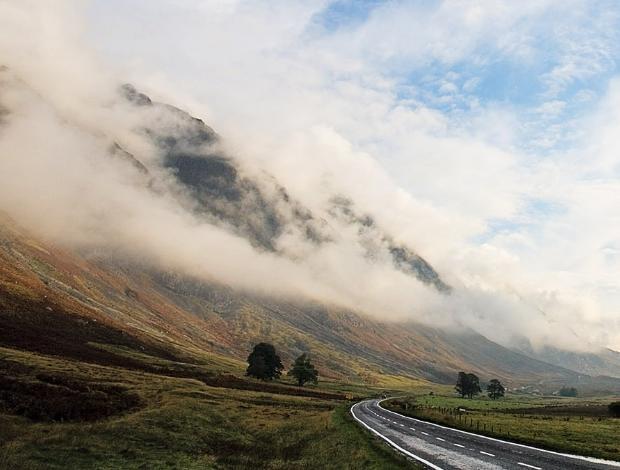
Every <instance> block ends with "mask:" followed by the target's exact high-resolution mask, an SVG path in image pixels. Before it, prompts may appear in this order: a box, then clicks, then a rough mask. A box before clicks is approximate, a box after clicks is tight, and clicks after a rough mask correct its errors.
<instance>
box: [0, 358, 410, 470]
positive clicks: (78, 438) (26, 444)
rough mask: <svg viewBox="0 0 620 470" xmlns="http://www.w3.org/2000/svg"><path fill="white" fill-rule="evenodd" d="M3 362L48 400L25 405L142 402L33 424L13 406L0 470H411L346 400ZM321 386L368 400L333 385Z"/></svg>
mask: <svg viewBox="0 0 620 470" xmlns="http://www.w3.org/2000/svg"><path fill="white" fill-rule="evenodd" d="M0 362H1V363H2V364H4V367H5V368H4V370H3V375H4V377H5V378H6V377H9V378H12V379H15V380H16V381H18V382H19V383H21V384H28V386H29V387H30V388H29V389H27V390H31V391H32V390H34V391H37V390H40V388H41V387H43V386H44V387H47V388H44V389H43V390H44V391H45V396H43V397H41V396H36V394H35V395H29V396H28V397H27V400H30V401H26V404H27V405H29V406H31V407H32V406H34V405H36V406H39V405H40V403H39V402H43V404H44V405H46V406H50V405H49V403H45V400H47V399H48V397H49V396H50V394H49V391H50V390H54V389H55V387H59V386H63V387H64V386H66V387H69V388H71V387H73V388H74V389H75V388H77V389H79V390H82V392H83V393H87V394H90V395H88V397H89V399H90V398H92V397H95V398H97V397H99V398H101V397H103V398H101V399H102V400H103V399H104V398H105V396H104V395H102V392H101V391H102V390H103V391H106V390H110V389H113V390H115V391H116V392H117V393H130V394H135V395H137V396H138V397H139V403H138V404H135V403H133V408H130V409H127V410H120V411H118V410H114V409H113V410H109V409H107V408H102V409H103V410H104V411H106V412H109V411H111V414H110V415H108V416H105V417H103V418H97V417H95V419H87V420H67V421H64V422H59V421H58V420H56V421H52V420H49V419H37V420H32V419H29V418H26V417H25V416H23V411H24V410H23V409H21V410H20V409H19V408H15V409H13V410H12V412H11V413H9V412H6V410H5V412H0V468H3V469H4V468H11V469H54V468H62V469H66V468H79V469H118V468H123V469H169V468H178V469H204V468H269V469H285V468H286V469H297V468H299V469H301V468H334V469H336V468H351V469H355V468H359V469H388V468H403V467H408V468H415V465H414V464H412V463H410V462H408V461H406V460H405V459H404V458H402V457H400V456H398V455H397V454H396V453H394V452H393V451H392V450H391V449H389V448H388V447H386V446H385V445H384V444H382V443H381V442H379V441H377V440H375V439H374V438H373V437H371V436H370V434H368V433H367V432H366V431H365V430H362V429H361V428H360V427H359V426H358V425H357V424H356V423H355V422H354V421H353V420H352V418H351V417H350V414H349V412H348V409H349V406H350V403H349V402H347V401H345V400H335V399H327V398H311V397H304V396H292V395H288V394H282V393H264V392H260V391H253V390H239V389H229V388H223V387H211V386H207V385H205V383H203V382H201V381H199V380H193V379H190V378H181V377H167V376H164V375H158V374H153V373H147V372H141V371H131V370H125V369H122V368H117V367H107V366H99V365H92V364H85V363H82V362H77V361H69V360H64V359H60V358H54V357H49V356H42V355H37V354H32V353H26V352H18V351H15V350H11V349H2V348H0ZM50 377H52V378H54V380H51V379H50ZM63 377H64V378H65V379H63V380H65V381H64V382H59V380H60V378H63ZM22 388H23V387H22ZM325 388H326V389H327V390H326V391H328V392H333V393H336V392H337V393H343V392H346V393H355V394H356V395H358V396H359V395H361V394H364V393H365V394H368V393H369V390H368V389H364V388H363V387H361V386H344V387H342V386H339V385H338V384H337V383H335V382H331V383H326V387H325ZM20 390H21V389H20ZM33 393H34V392H33ZM0 401H1V400H0ZM98 403H99V402H95V405H97V404H98ZM52 405H53V406H57V404H55V402H54V403H52ZM100 408H101V407H99V408H95V409H97V410H99V409H100ZM78 411H79V410H78ZM91 418H92V416H91Z"/></svg>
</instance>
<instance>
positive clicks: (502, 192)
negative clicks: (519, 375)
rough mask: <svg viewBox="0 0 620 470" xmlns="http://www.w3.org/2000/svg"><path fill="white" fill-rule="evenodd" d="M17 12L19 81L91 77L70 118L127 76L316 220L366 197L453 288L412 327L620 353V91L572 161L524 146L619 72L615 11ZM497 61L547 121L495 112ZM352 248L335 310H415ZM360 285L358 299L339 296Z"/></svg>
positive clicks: (116, 6) (268, 7)
mask: <svg viewBox="0 0 620 470" xmlns="http://www.w3.org/2000/svg"><path fill="white" fill-rule="evenodd" d="M4 3H6V5H4V11H2V13H3V15H2V18H3V23H2V25H3V26H5V25H6V26H9V25H11V24H13V25H22V26H23V24H29V25H30V27H32V34H30V35H24V34H18V30H19V27H18V28H17V29H14V30H13V31H12V33H10V34H2V41H3V42H4V44H3V46H4V47H6V48H7V49H6V50H7V51H8V50H9V49H11V48H13V49H16V48H17V49H18V50H24V51H28V54H29V57H37V58H40V60H39V61H32V60H30V59H29V58H22V60H21V61H18V62H17V63H16V64H11V65H12V66H13V67H15V68H17V69H18V70H19V69H20V68H21V69H22V70H23V72H24V73H28V74H30V76H34V77H35V78H36V79H34V85H35V86H37V79H38V80H39V81H40V87H41V88H42V89H45V90H46V92H49V93H50V94H51V95H50V96H51V99H54V97H55V96H56V95H55V93H58V94H59V95H62V94H63V93H64V94H66V90H67V83H66V77H67V71H72V70H75V71H77V72H79V74H78V75H79V77H76V79H75V84H73V86H74V87H75V93H74V99H73V100H68V101H67V100H65V99H64V98H63V99H60V98H59V99H58V100H57V101H58V103H62V105H63V106H67V107H77V106H78V105H79V104H80V103H84V100H92V101H97V100H98V101H101V100H103V101H105V97H102V96H101V94H100V91H101V90H103V89H104V88H105V87H104V85H103V84H102V83H103V82H107V81H109V79H110V77H108V76H104V77H101V76H99V75H98V74H99V71H101V70H106V71H107V72H106V74H109V75H112V76H115V77H123V78H126V79H127V80H130V81H132V82H134V83H136V84H137V85H138V86H139V87H141V88H144V89H146V90H147V91H148V92H149V93H151V94H152V95H154V96H155V97H156V98H159V99H161V100H162V101H168V102H172V103H174V104H176V105H179V106H181V107H184V108H186V109H188V110H189V111H191V112H192V113H193V114H196V115H199V116H200V117H202V118H204V119H205V120H206V121H207V122H208V123H209V124H210V125H212V126H213V127H214V128H216V129H217V130H218V132H220V133H221V134H222V135H223V136H224V137H225V138H226V139H227V145H228V146H229V147H230V148H231V150H232V151H233V152H234V153H235V154H236V155H238V156H239V157H240V158H241V159H242V160H243V161H244V163H245V164H246V165H248V166H249V167H251V166H254V167H259V168H265V169H267V170H268V171H269V172H271V173H273V174H274V175H275V176H276V177H277V178H278V179H279V180H281V181H282V182H284V183H285V184H286V186H287V187H288V188H290V190H291V191H292V193H293V194H294V195H295V196H296V197H298V198H299V199H301V200H302V201H303V202H304V203H305V204H307V205H308V206H310V207H313V208H320V207H322V206H323V204H324V203H325V200H324V199H325V198H326V197H329V195H330V194H333V193H334V192H343V193H346V194H350V195H351V196H353V197H354V198H355V200H356V201H358V204H359V205H360V206H361V207H362V208H363V209H364V210H365V211H368V212H370V213H371V214H373V215H374V216H375V217H376V218H377V220H378V221H379V222H380V223H381V224H382V225H383V226H385V227H386V228H388V229H389V230H390V231H391V232H392V233H394V234H395V236H396V237H397V238H398V239H399V240H401V241H403V242H407V243H408V244H410V245H412V246H413V247H414V248H415V249H416V250H418V251H419V252H420V253H421V254H422V255H423V256H425V257H426V258H428V259H429V261H431V263H432V264H433V265H434V266H436V267H437V268H438V269H439V270H440V272H441V273H442V274H443V275H444V276H445V277H446V278H447V279H448V280H449V282H451V283H452V284H453V285H455V286H457V289H458V292H457V293H455V295H454V297H453V299H452V300H450V301H449V302H445V301H444V300H442V299H438V298H436V297H434V296H427V295H426V294H425V293H423V292H422V291H420V292H417V291H416V295H417V296H418V297H417V298H418V299H420V301H419V302H418V304H419V308H417V309H416V308H413V309H405V310H403V311H400V312H399V314H398V315H396V316H398V317H400V318H402V317H403V315H405V314H411V315H413V316H414V318H417V319H425V318H439V317H440V318H442V319H443V322H444V323H446V324H453V323H460V324H463V325H465V326H470V327H474V328H476V329H478V330H479V331H481V332H483V333H485V334H487V335H489V336H490V337H493V338H495V339H498V340H500V341H502V342H504V343H509V342H510V341H511V340H512V339H513V338H514V337H515V336H518V335H525V336H527V337H529V338H531V339H532V340H533V341H534V342H535V343H537V344H542V343H552V344H556V345H560V346H565V347H583V346H586V347H596V346H612V347H616V348H620V319H619V316H618V313H617V311H618V308H619V307H620V295H619V293H620V281H619V279H620V276H618V274H620V272H619V270H620V267H619V266H620V255H619V254H618V253H620V236H619V235H618V234H620V220H619V218H618V216H617V215H616V214H617V213H618V211H617V207H618V203H619V202H620V201H619V200H618V194H620V193H619V192H618V189H620V188H619V187H618V186H619V185H620V182H619V181H618V174H619V173H618V170H619V169H620V166H619V164H620V162H619V161H618V157H617V155H619V153H618V147H619V146H620V141H619V140H618V135H619V134H618V132H617V129H618V127H619V126H620V115H618V113H617V109H620V108H619V107H618V106H616V103H618V101H620V99H619V98H618V97H619V96H620V92H618V89H619V88H620V87H619V86H618V85H617V84H616V82H613V81H612V82H611V83H610V85H609V91H608V92H607V93H606V94H605V95H604V96H602V97H601V98H600V103H601V104H600V105H598V106H593V107H591V108H590V109H589V115H588V116H586V117H581V116H579V117H578V118H576V119H574V120H573V122H572V123H571V124H570V125H571V126H573V127H574V126H577V127H578V128H579V131H580V132H579V136H580V138H579V139H576V140H575V141H572V142H571V145H572V146H571V148H570V149H562V150H560V149H556V150H554V151H553V152H552V153H551V154H546V155H544V156H542V155H539V154H537V153H536V151H532V150H528V149H530V147H528V145H527V142H522V139H523V135H527V134H524V132H523V129H529V128H530V127H532V126H533V125H537V124H538V125H540V124H541V123H545V125H549V126H550V125H551V124H552V123H550V122H549V121H543V120H542V119H541V118H540V116H543V118H544V119H547V120H549V119H556V118H558V117H561V116H562V113H564V112H565V111H566V110H567V109H571V108H570V107H571V97H570V96H568V97H567V96H564V95H562V93H564V91H565V90H566V89H568V88H570V87H571V86H574V84H575V83H576V82H578V81H580V80H588V79H592V78H593V77H595V76H597V74H598V75H601V74H604V73H609V70H610V69H609V68H610V67H611V65H610V64H611V63H612V62H613V54H614V50H613V44H612V42H613V41H612V39H613V34H612V32H610V28H612V25H613V19H614V15H613V14H612V12H606V11H603V10H604V9H600V10H601V11H598V10H597V11H592V9H591V8H590V7H589V6H588V3H587V2H580V1H574V2H571V4H570V7H567V6H566V2H555V1H544V2H541V1H532V2H519V3H518V4H516V3H512V2H499V1H481V2H468V1H463V2H461V1H455V2H447V1H446V2H438V3H437V4H428V3H420V4H418V3H415V2H414V3H410V2H389V3H386V4H382V5H380V6H378V7H375V8H373V9H371V10H370V11H369V13H368V14H367V15H360V16H359V17H356V18H354V19H353V20H352V21H350V22H348V23H345V24H341V25H340V26H338V27H335V28H334V27H330V26H326V21H325V17H326V16H328V15H329V14H330V13H329V12H330V11H331V10H330V9H331V8H333V7H334V5H333V4H331V3H330V2H327V1H317V2H305V1H304V2H295V1H282V2H268V3H262V2H245V1H228V2H199V1H188V2H183V3H181V4H179V2H173V1H168V0H154V1H150V2H138V1H129V2H128V1H123V2H120V1H111V0H105V1H103V0H101V1H91V2H90V3H88V4H86V5H83V4H77V3H74V2H60V3H62V5H61V6H60V7H59V6H58V5H56V6H55V7H54V11H52V9H51V7H49V8H46V7H44V6H43V7H42V6H41V5H36V8H35V3H34V2H33V3H32V5H31V7H32V8H30V10H32V11H33V12H36V14H35V15H34V16H33V17H32V18H31V19H24V18H23V17H20V15H22V16H23V15H24V14H27V12H28V10H29V8H27V7H23V5H24V3H23V2H16V3H14V4H13V6H12V5H11V3H12V2H8V3H7V2H4ZM18 3H20V4H21V6H20V7H17V6H16V5H17V4H18ZM63 8H64V11H63ZM58 10H60V12H59V11H58ZM559 10H561V11H562V12H565V11H567V10H570V11H571V15H568V16H565V15H558V11H559ZM11 15H12V16H11ZM55 21H57V22H55ZM67 26H69V28H68V29H69V32H68V34H69V36H67V31H66V29H67ZM37 29H39V30H41V29H42V30H43V34H45V37H46V38H47V39H46V41H47V42H46V43H45V44H44V45H42V44H40V39H41V36H40V32H39V33H37ZM612 29H613V28H612ZM4 31H6V29H5V30H4ZM9 31H10V30H9ZM111 31H113V32H114V34H110V32H111ZM24 36H25V37H24ZM67 37H69V41H67ZM55 38H57V39H58V42H56V43H55V42H54V39H55ZM84 43H86V44H84ZM93 50H96V51H97V54H94V53H93V52H92V51H93ZM549 51H551V52H549ZM550 54H552V55H550ZM500 59H501V61H503V62H502V63H509V64H510V67H512V68H513V69H519V70H521V69H522V70H525V71H526V72H527V73H531V74H540V75H541V77H542V78H541V79H540V88H539V89H536V90H532V91H531V93H532V94H534V95H536V96H534V97H533V98H532V96H527V98H528V99H530V98H531V100H530V101H532V102H533V104H531V110H530V111H531V112H530V114H531V115H536V116H538V117H536V119H541V120H537V121H534V123H532V122H531V121H530V122H524V121H523V113H522V112H521V110H522V109H523V107H524V106H530V104H527V105H524V104H523V103H522V102H518V101H515V102H513V101H511V100H510V99H506V100H504V101H499V100H497V99H488V98H487V97H486V95H485V93H486V92H487V91H488V90H487V89H486V88H485V87H487V88H488V87H489V86H490V85H489V83H488V82H485V81H484V80H483V78H484V77H482V76H481V74H482V70H485V69H486V68H487V67H490V66H491V65H492V64H493V63H494V62H497V61H498V60H500ZM76 63H77V64H79V65H76ZM102 64H106V65H105V66H103V65H102ZM48 69H49V70H50V71H52V72H49V73H51V75H44V74H41V73H39V74H37V73H36V72H37V71H39V72H40V71H43V70H46V71H47V70H48ZM53 71H55V73H54V72H53ZM46 73H48V72H46ZM506 73H508V72H506ZM84 74H85V75H84ZM501 78H502V76H501V74H500V75H498V76H497V77H496V79H501ZM50 83H51V85H50ZM583 88H584V92H586V91H587V92H588V93H591V92H590V91H588V90H586V88H587V87H586V86H585V85H584V87H583ZM582 94H583V93H582ZM520 98H523V97H522V96H521V97H520ZM534 98H535V99H534ZM574 99H575V102H577V94H575V98H574ZM589 99H590V101H592V100H595V98H592V97H590V98H589ZM526 101H527V100H526ZM67 103H68V104H67ZM71 109H73V108H71ZM71 109H68V110H67V112H70V111H71ZM77 114H78V115H80V116H82V114H81V113H77ZM83 119H84V125H86V126H88V125H93V126H94V125H95V123H94V122H92V121H90V119H93V120H96V121H97V124H98V125H100V123H101V122H103V123H104V124H105V122H106V121H105V119H104V120H102V119H101V116H97V115H92V114H91V115H90V117H87V116H84V117H83ZM110 125H112V124H110ZM558 125H560V126H561V125H562V124H561V123H560V124H558ZM552 132H553V138H551V137H550V138H549V142H550V144H549V145H555V143H556V142H557V140H558V137H557V136H559V135H561V133H560V132H559V131H558V132H555V131H553V130H552V129H549V133H552ZM542 134H544V132H543V133H542ZM543 137H544V135H543ZM538 138H540V137H538ZM179 224H180V225H179V227H182V226H183V224H181V223H180V222H179ZM180 230H181V229H180ZM179 236H181V235H179ZM218 236H219V235H218ZM216 238H217V237H216ZM213 240H214V242H215V238H214V239H213ZM188 246H192V245H191V244H190V245H188ZM340 248H341V249H343V250H344V251H343V252H340V253H324V254H323V255H324V257H323V258H321V262H320V263H319V264H318V265H316V266H315V267H314V268H315V269H317V270H318V269H319V268H320V269H322V270H326V269H330V270H332V276H333V278H332V279H333V284H334V285H336V286H338V287H339V292H338V294H337V295H336V294H335V293H334V292H329V293H328V292H324V294H325V295H326V296H328V295H329V296H331V298H335V297H338V299H340V300H343V301H344V299H346V298H349V299H353V298H355V299H356V300H355V301H354V302H353V303H354V304H359V305H362V304H365V305H372V307H371V308H370V309H369V310H373V309H374V310H375V311H383V312H385V311H387V310H390V309H394V308H395V307H394V302H393V299H392V300H389V299H388V298H387V297H388V296H392V297H393V298H396V299H398V300H402V301H411V299H412V297H410V296H404V297H402V298H401V297H400V296H399V294H398V293H399V292H400V291H402V290H406V289H408V288H409V284H407V282H406V281H405V280H403V279H401V278H400V277H398V276H394V275H393V273H388V272H382V271H376V272H373V273H372V275H371V276H368V277H366V278H356V277H355V273H356V271H359V270H360V269H361V267H360V266H359V265H356V264H355V261H354V260H355V259H356V257H355V254H354V253H347V252H346V247H340ZM244 249H245V248H244ZM153 250H155V251H156V248H153ZM188 256H190V255H189V254H188ZM343 259H347V260H348V262H347V263H342V260H343ZM261 262H263V261H258V260H257V263H259V264H258V265H257V266H260V263H261ZM321 263H322V264H321ZM279 269H282V270H284V271H286V270H287V269H288V268H286V267H284V266H281V267H280V268H279ZM220 274H221V275H222V276H224V277H225V278H226V279H227V280H231V279H233V278H234V277H235V276H237V275H238V273H236V272H224V271H222V272H221V273H220ZM296 276H298V277H297V278H296V279H297V280H298V282H299V283H311V282H310V279H312V276H310V277H308V274H307V273H304V272H299V273H297V274H296ZM346 277H349V278H353V279H354V280H355V282H353V283H352V284H341V283H338V279H342V278H346ZM248 283H250V284H251V283H252V281H248ZM401 283H402V284H401ZM387 284H389V285H387ZM372 286H374V288H371V287H372ZM377 286H379V287H377ZM323 288H325V286H321V289H323ZM328 290H329V289H328ZM359 292H368V298H360V297H359V295H358V293H359ZM381 295H384V296H385V298H383V299H382V298H381ZM356 296H357V297H356ZM426 297H428V298H426ZM455 300H456V301H455ZM437 312H441V316H439V315H438V314H437ZM499 323H501V324H503V325H505V333H502V334H500V333H498V331H497V325H498V324H499Z"/></svg>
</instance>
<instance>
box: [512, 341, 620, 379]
mask: <svg viewBox="0 0 620 470" xmlns="http://www.w3.org/2000/svg"><path fill="white" fill-rule="evenodd" d="M518 351H519V352H521V353H523V354H526V355H527V356H530V357H532V358H535V359H538V360H541V361H545V362H547V363H549V364H555V365H557V366H560V367H565V368H567V369H571V370H574V371H577V372H580V373H582V374H587V375H591V376H599V375H605V376H609V377H616V378H620V352H618V351H614V350H612V349H607V348H606V349H603V350H601V351H598V352H575V351H565V350H561V349H558V348H554V347H551V346H543V347H542V348H539V349H533V348H532V347H531V346H530V345H529V344H528V345H526V346H523V347H521V348H520V349H518Z"/></svg>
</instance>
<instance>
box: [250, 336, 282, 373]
mask: <svg viewBox="0 0 620 470" xmlns="http://www.w3.org/2000/svg"><path fill="white" fill-rule="evenodd" d="M283 368H284V367H283V366H282V361H281V360H280V357H279V356H278V355H277V354H276V348H274V347H273V345H271V344H269V343H258V344H257V345H256V346H254V349H253V350H252V352H251V353H250V355H249V356H248V368H247V369H246V372H245V375H248V376H250V377H256V378H257V379H262V380H272V379H277V378H279V377H280V375H282V369H283Z"/></svg>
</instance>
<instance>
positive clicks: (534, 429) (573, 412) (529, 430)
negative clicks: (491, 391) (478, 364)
mask: <svg viewBox="0 0 620 470" xmlns="http://www.w3.org/2000/svg"><path fill="white" fill-rule="evenodd" d="M608 401H609V399H597V400H589V399H568V400H566V399H559V398H555V397H547V398H536V397H522V396H509V397H507V398H506V399H502V400H496V401H492V400H489V399H486V398H479V399H473V400H469V399H461V398H455V397H445V396H433V397H429V396H418V397H410V398H403V399H393V400H389V401H386V402H384V403H383V404H382V405H383V406H384V407H386V408H388V409H391V410H392V411H396V412H398V413H401V414H405V415H408V416H413V417H416V418H420V419H424V420H427V421H431V422H435V423H438V424H444V425H447V426H450V427H455V428H458V429H463V430H466V431H471V432H475V433H479V434H485V435H488V436H492V437H497V438H502V439H507V440H510V441H513V442H519V443H524V444H531V445H534V446H537V447H542V448H545V449H549V450H555V451H560V452H568V453H574V454H579V455H587V456H592V457H599V458H605V459H610V460H618V461H620V440H619V439H618V436H620V419H617V418H611V417H606V416H591V415H585V414H583V413H581V414H580V412H581V411H583V410H588V407H598V408H602V403H606V402H608ZM549 407H553V408H549ZM459 408H461V409H465V410H467V411H463V412H458V411H457V410H458V409H459ZM520 409H523V410H526V411H524V412H522V411H519V410H520ZM564 411H565V412H564Z"/></svg>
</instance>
